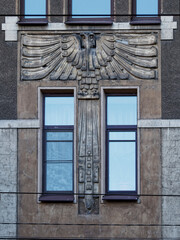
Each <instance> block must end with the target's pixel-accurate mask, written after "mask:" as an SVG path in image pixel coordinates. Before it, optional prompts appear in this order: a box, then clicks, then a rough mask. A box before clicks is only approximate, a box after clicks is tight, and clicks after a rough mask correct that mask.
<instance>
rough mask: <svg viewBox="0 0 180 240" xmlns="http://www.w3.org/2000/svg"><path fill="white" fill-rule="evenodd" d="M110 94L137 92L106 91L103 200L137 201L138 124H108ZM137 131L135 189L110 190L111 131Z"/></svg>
mask: <svg viewBox="0 0 180 240" xmlns="http://www.w3.org/2000/svg"><path fill="white" fill-rule="evenodd" d="M109 96H136V97H137V94H136V93H119V94H117V93H112V94H111V93H106V95H105V99H106V100H105V106H106V108H105V109H106V110H105V126H106V129H105V131H106V133H105V138H106V140H105V142H106V152H105V195H104V196H103V198H102V199H103V200H113V201H119V200H121V201H137V200H138V163H137V125H108V124H107V98H108V97H109ZM113 131H114V132H135V140H133V142H135V146H136V153H135V164H136V169H135V171H136V172H135V174H136V176H135V181H136V183H135V185H136V190H135V191H109V142H110V140H109V132H113ZM122 142H132V140H127V141H126V140H122Z"/></svg>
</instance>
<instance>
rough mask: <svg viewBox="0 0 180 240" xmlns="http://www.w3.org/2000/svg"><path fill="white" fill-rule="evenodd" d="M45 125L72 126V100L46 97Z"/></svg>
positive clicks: (71, 98)
mask: <svg viewBox="0 0 180 240" xmlns="http://www.w3.org/2000/svg"><path fill="white" fill-rule="evenodd" d="M45 125H54V126H57V125H74V98H73V97H46V98H45Z"/></svg>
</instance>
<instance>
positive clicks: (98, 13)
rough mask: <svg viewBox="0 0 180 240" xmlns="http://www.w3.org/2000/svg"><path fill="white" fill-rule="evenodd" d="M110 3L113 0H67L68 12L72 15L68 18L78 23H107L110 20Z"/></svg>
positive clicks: (111, 3)
mask: <svg viewBox="0 0 180 240" xmlns="http://www.w3.org/2000/svg"><path fill="white" fill-rule="evenodd" d="M112 5H113V0H98V1H96V0H91V1H89V0H69V14H70V15H72V16H71V17H69V19H68V20H69V21H73V22H80V23H88V22H89V23H92V22H99V23H101V22H102V23H103V22H106V21H107V23H108V22H109V21H112V18H111V13H112V9H113V8H112ZM79 15H84V16H79ZM92 15H94V16H92Z"/></svg>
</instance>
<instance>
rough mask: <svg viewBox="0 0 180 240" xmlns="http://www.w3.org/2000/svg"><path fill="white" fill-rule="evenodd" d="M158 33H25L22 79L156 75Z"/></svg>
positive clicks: (101, 78) (117, 78)
mask: <svg viewBox="0 0 180 240" xmlns="http://www.w3.org/2000/svg"><path fill="white" fill-rule="evenodd" d="M157 56H158V47H157V35H156V33H143V34H132V33H116V34H111V33H104V34H97V33H91V32H84V33H79V34H61V35H29V34H27V35H23V36H22V58H21V59H22V61H21V79H22V80H40V79H43V78H46V77H48V78H49V79H50V80H82V79H83V78H86V79H87V78H90V79H95V80H96V81H98V80H103V79H104V80H120V79H134V78H138V79H157V72H158V70H157V68H158V59H157Z"/></svg>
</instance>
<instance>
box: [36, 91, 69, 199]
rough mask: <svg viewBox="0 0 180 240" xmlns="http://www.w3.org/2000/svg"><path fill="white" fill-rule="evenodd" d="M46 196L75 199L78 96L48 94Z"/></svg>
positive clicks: (44, 189)
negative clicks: (75, 119)
mask: <svg viewBox="0 0 180 240" xmlns="http://www.w3.org/2000/svg"><path fill="white" fill-rule="evenodd" d="M43 125H44V127H43V135H44V137H43V138H44V146H43V152H44V159H43V196H42V197H41V198H40V200H53V201H56V200H57V201H59V200H64V201H72V200H73V195H72V194H73V155H74V154H73V149H74V147H73V145H74V144H73V139H74V137H73V135H74V134H73V130H74V97H73V96H72V95H59V96H58V95H57V96H51V95H46V96H44V124H43Z"/></svg>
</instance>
